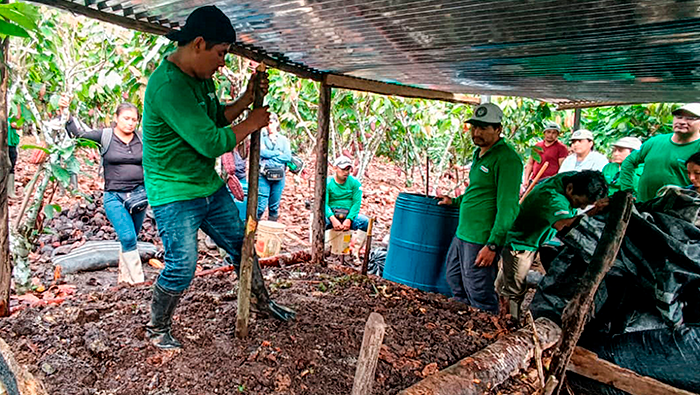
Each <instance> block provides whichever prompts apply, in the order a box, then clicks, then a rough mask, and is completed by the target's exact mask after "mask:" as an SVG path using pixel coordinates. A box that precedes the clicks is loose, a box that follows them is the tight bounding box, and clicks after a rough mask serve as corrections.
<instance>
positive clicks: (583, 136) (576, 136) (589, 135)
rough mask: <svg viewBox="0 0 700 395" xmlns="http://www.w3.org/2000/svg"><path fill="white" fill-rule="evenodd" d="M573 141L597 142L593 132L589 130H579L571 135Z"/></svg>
mask: <svg viewBox="0 0 700 395" xmlns="http://www.w3.org/2000/svg"><path fill="white" fill-rule="evenodd" d="M571 140H572V141H573V140H591V141H593V140H595V139H594V138H593V132H591V131H590V130H588V129H579V130H577V131H575V132H574V133H573V134H572V135H571Z"/></svg>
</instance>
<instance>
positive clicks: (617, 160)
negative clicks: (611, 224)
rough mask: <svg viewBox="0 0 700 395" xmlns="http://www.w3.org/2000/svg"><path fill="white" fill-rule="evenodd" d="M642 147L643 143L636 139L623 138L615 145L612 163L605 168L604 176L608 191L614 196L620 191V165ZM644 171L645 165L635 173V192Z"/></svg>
mask: <svg viewBox="0 0 700 395" xmlns="http://www.w3.org/2000/svg"><path fill="white" fill-rule="evenodd" d="M641 146H642V141H641V140H640V139H638V138H636V137H623V138H621V139H619V140H617V141H616V142H615V144H613V153H612V161H611V162H610V163H608V164H607V165H605V167H604V168H603V176H605V181H607V183H608V187H609V188H608V191H609V193H610V195H611V196H612V195H613V194H614V193H615V192H617V191H619V190H620V165H621V164H622V162H624V161H625V159H627V157H628V156H629V155H630V154H631V153H632V151H636V150H638V149H639V147H641ZM642 171H644V165H642V166H639V167H638V168H637V169H636V170H635V172H634V180H633V184H634V191H635V192H636V191H637V185H638V184H639V177H640V176H641V175H642Z"/></svg>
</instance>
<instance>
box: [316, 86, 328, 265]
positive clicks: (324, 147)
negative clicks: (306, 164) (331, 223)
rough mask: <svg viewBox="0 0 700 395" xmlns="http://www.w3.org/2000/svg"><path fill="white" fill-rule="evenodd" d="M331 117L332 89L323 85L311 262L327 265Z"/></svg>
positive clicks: (319, 104)
mask: <svg viewBox="0 0 700 395" xmlns="http://www.w3.org/2000/svg"><path fill="white" fill-rule="evenodd" d="M330 117H331V88H330V86H328V85H326V84H325V83H322V84H321V87H320V96H319V99H318V133H317V134H316V147H315V154H316V176H315V178H314V203H313V208H312V210H313V211H312V212H313V214H314V215H313V223H312V224H311V251H312V252H311V256H312V258H311V262H312V263H313V264H315V265H325V260H324V259H323V258H324V254H323V249H324V246H325V239H324V236H325V233H326V214H325V213H326V179H327V178H328V134H329V130H330Z"/></svg>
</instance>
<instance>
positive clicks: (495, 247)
mask: <svg viewBox="0 0 700 395" xmlns="http://www.w3.org/2000/svg"><path fill="white" fill-rule="evenodd" d="M486 248H488V249H489V250H491V251H493V252H496V250H497V249H498V246H497V245H496V244H495V243H488V244H486Z"/></svg>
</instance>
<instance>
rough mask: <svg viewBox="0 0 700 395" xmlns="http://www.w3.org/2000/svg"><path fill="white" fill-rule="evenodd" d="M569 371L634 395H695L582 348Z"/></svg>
mask: <svg viewBox="0 0 700 395" xmlns="http://www.w3.org/2000/svg"><path fill="white" fill-rule="evenodd" d="M567 369H568V370H569V371H571V372H574V373H576V374H580V375H581V376H583V377H588V378H589V379H592V380H595V381H598V382H601V383H604V384H608V385H611V386H613V387H615V388H617V389H620V390H623V391H626V392H629V393H630V394H632V395H659V394H669V395H694V394H693V393H692V392H689V391H685V390H682V389H680V388H676V387H673V386H670V385H668V384H665V383H662V382H660V381H658V380H655V379H653V378H651V377H646V376H642V375H640V374H638V373H636V372H633V371H631V370H629V369H625V368H623V367H620V366H617V365H615V364H614V363H612V362H608V361H606V360H604V359H600V358H598V356H597V355H596V354H595V353H593V352H591V351H588V350H586V349H585V348H582V347H576V349H575V350H574V353H573V354H572V355H571V361H570V362H569V366H568V368H567Z"/></svg>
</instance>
